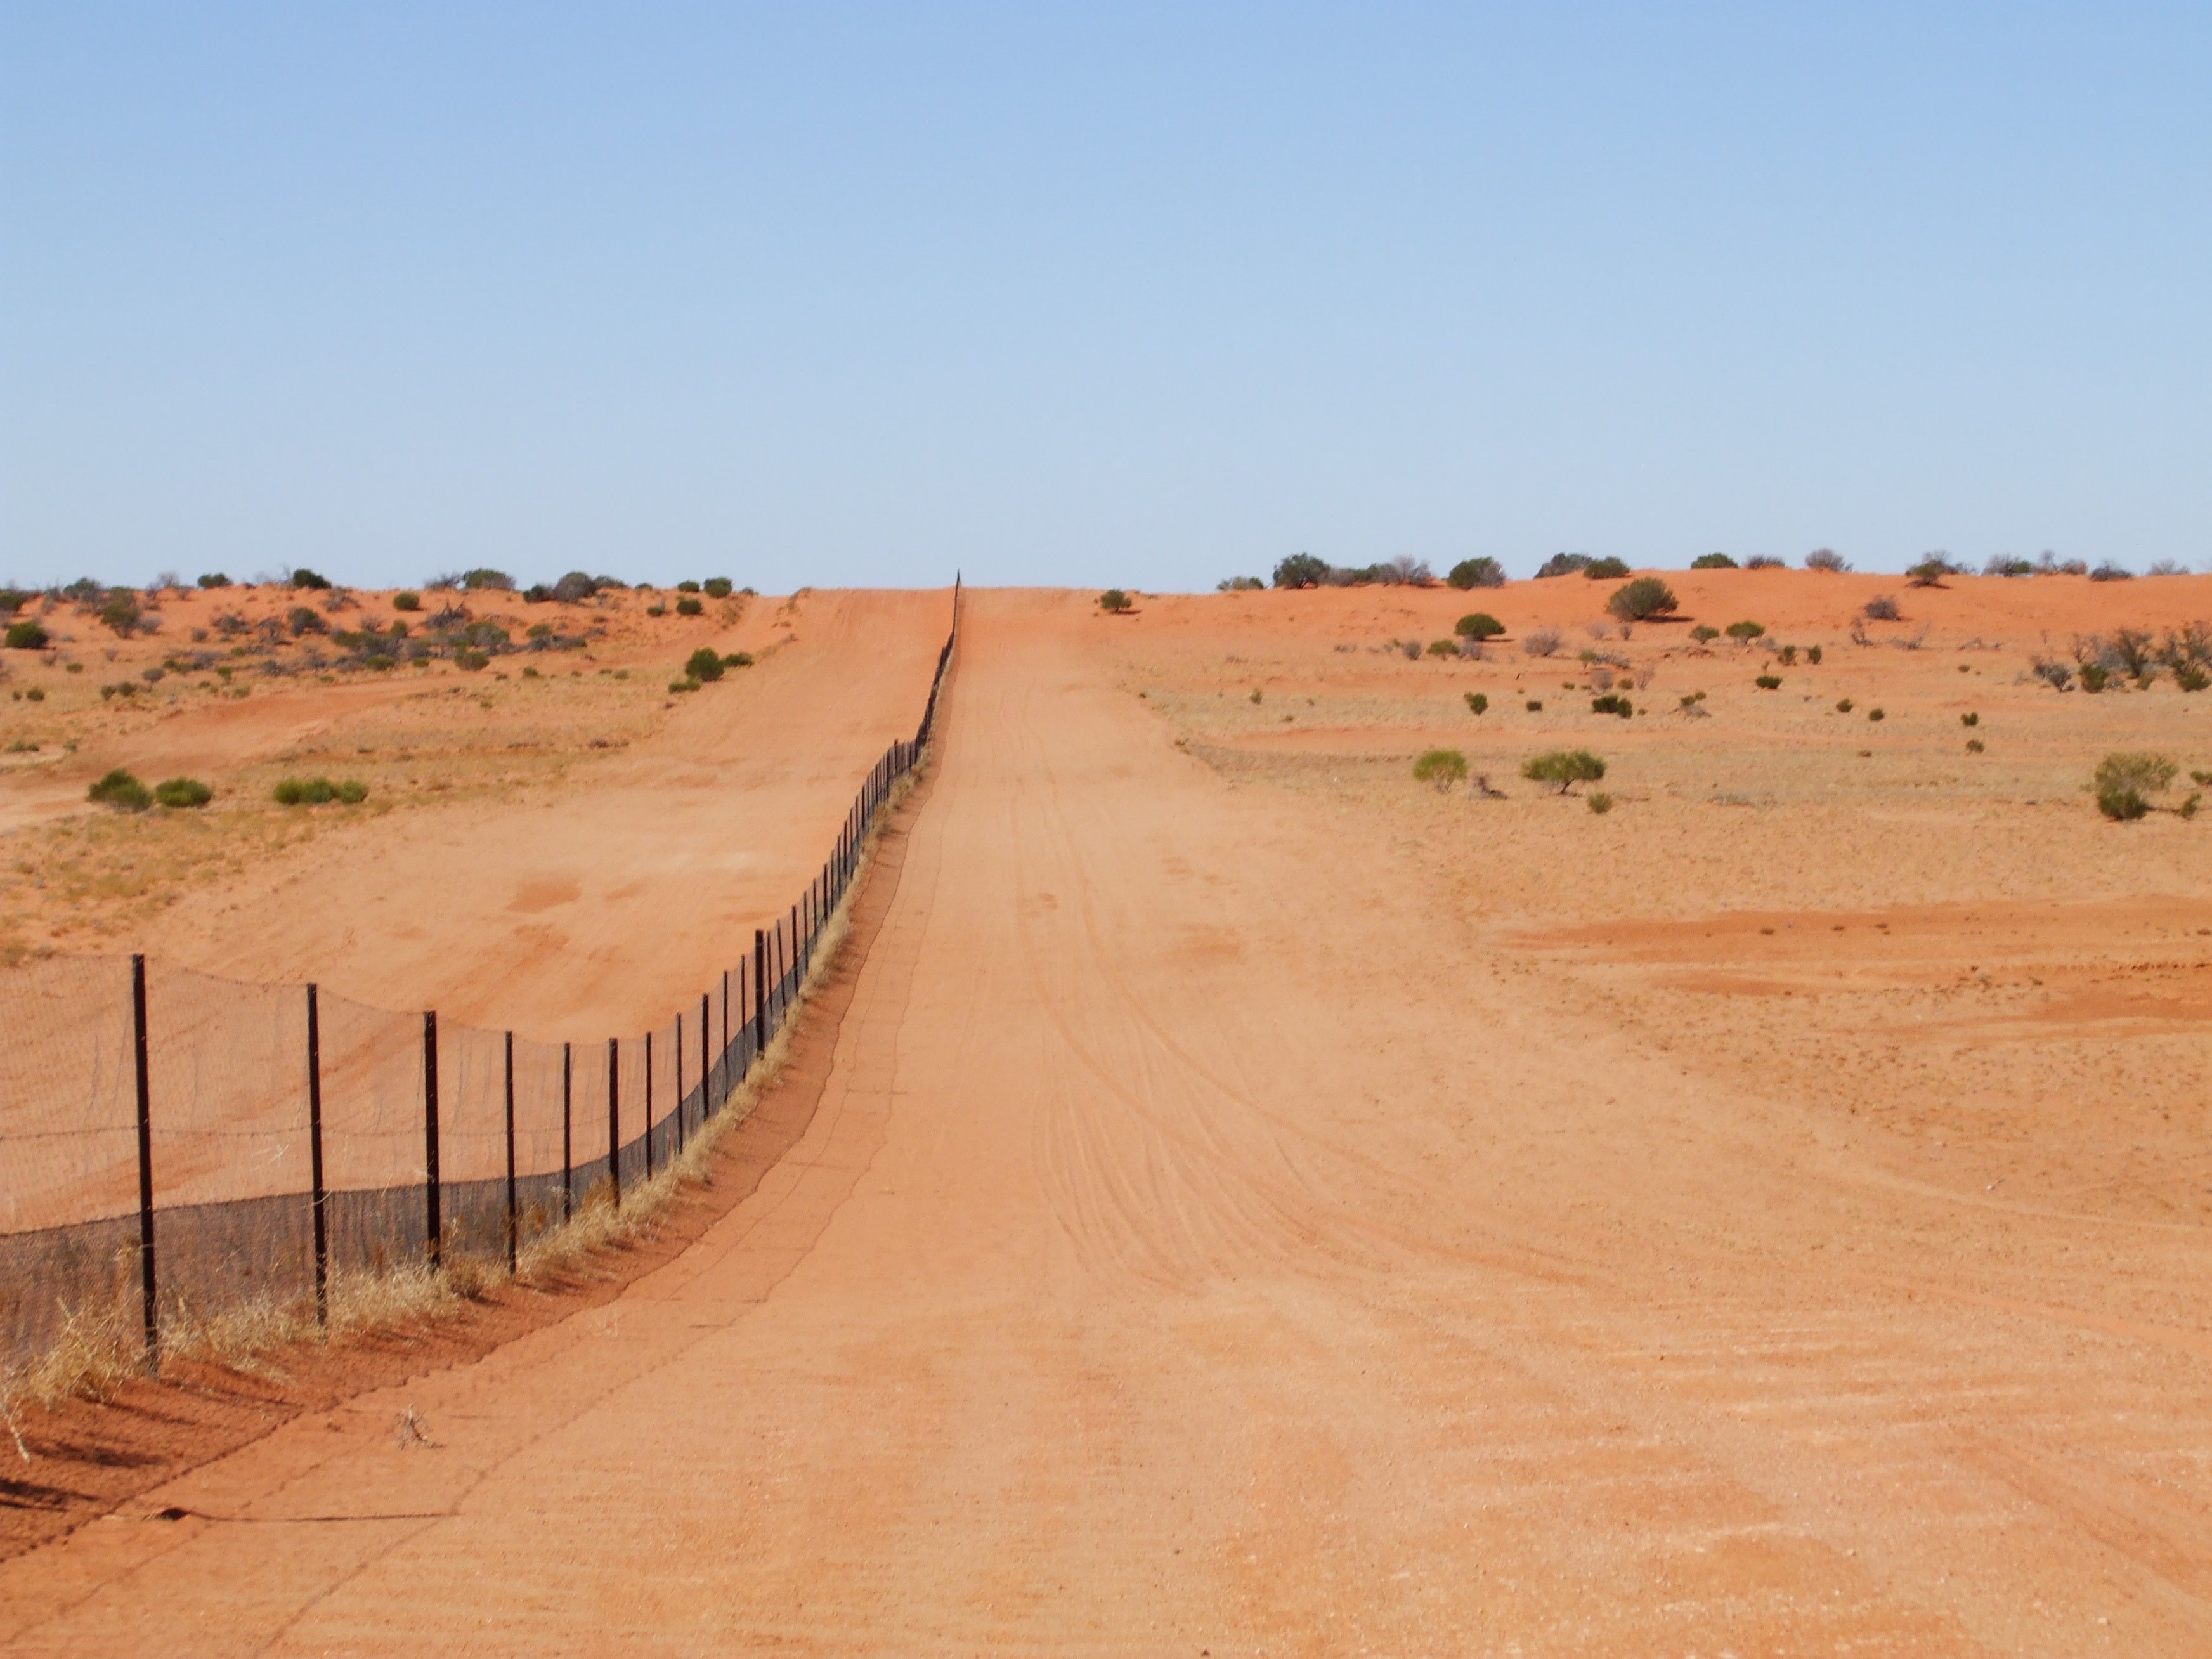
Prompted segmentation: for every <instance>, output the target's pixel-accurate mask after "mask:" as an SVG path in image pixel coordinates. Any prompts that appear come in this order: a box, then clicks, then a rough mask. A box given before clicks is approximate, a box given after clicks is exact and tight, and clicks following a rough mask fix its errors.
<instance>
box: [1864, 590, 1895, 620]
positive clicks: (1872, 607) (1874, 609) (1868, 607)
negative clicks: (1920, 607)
mask: <svg viewBox="0 0 2212 1659" xmlns="http://www.w3.org/2000/svg"><path fill="white" fill-rule="evenodd" d="M1859 615H1861V616H1862V617H1865V618H1866V619H1867V620H1868V621H1869V622H1901V621H1903V620H1904V613H1903V612H1901V611H1899V610H1898V608H1897V600H1896V599H1895V597H1894V596H1893V595H1892V594H1888V593H1877V594H1875V596H1874V597H1873V598H1872V599H1869V600H1868V601H1867V602H1866V603H1865V604H1864V605H1861V606H1860V607H1859Z"/></svg>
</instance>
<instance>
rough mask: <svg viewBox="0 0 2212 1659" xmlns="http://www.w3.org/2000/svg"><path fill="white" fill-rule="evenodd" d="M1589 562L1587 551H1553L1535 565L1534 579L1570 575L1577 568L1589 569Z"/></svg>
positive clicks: (1541, 579) (1539, 579)
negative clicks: (1549, 555)
mask: <svg viewBox="0 0 2212 1659" xmlns="http://www.w3.org/2000/svg"><path fill="white" fill-rule="evenodd" d="M1589 563H1590V556H1589V554H1587V553H1554V554H1553V555H1552V556H1551V557H1550V558H1548V559H1547V560H1545V561H1544V562H1543V563H1541V564H1540V565H1538V566H1537V567H1536V580H1538V581H1543V580H1547V578H1549V577H1553V576H1571V575H1573V574H1575V572H1577V570H1587V569H1589Z"/></svg>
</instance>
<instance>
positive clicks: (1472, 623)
mask: <svg viewBox="0 0 2212 1659" xmlns="http://www.w3.org/2000/svg"><path fill="white" fill-rule="evenodd" d="M1504 631H1505V624H1504V623H1502V622H1500V621H1498V618H1497V617H1493V616H1492V615H1491V614H1490V613H1489V612H1488V611H1468V613H1467V615H1465V616H1464V617H1461V618H1460V619H1459V620H1458V621H1457V622H1455V623H1453V624H1452V632H1453V633H1455V634H1456V635H1459V636H1460V638H1462V639H1463V640H1494V639H1496V638H1497V637H1498V635H1500V634H1503V633H1504Z"/></svg>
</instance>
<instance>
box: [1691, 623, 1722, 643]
mask: <svg viewBox="0 0 2212 1659" xmlns="http://www.w3.org/2000/svg"><path fill="white" fill-rule="evenodd" d="M1720 636H1721V630H1720V629H1717V628H1712V627H1709V626H1707V625H1706V624H1705V623H1699V624H1698V625H1697V626H1696V627H1695V628H1693V629H1691V630H1690V637H1691V638H1692V639H1693V640H1695V641H1697V642H1698V643H1699V645H1706V644H1710V643H1711V641H1714V640H1717V639H1718V638H1720Z"/></svg>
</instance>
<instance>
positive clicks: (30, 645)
mask: <svg viewBox="0 0 2212 1659" xmlns="http://www.w3.org/2000/svg"><path fill="white" fill-rule="evenodd" d="M5 638H6V641H7V644H6V647H5V648H6V649H8V650H9V651H43V650H45V649H46V629H43V628H41V627H40V625H39V624H38V623H34V622H33V621H31V620H30V619H29V618H28V617H26V618H24V620H22V621H21V622H17V623H9V624H8V632H7V635H6V636H5Z"/></svg>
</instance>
